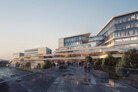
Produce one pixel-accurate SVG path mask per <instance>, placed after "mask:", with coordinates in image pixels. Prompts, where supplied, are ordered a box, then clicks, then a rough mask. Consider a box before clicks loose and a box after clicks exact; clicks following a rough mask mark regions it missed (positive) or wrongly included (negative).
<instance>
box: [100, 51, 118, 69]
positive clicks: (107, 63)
mask: <svg viewBox="0 0 138 92" xmlns="http://www.w3.org/2000/svg"><path fill="white" fill-rule="evenodd" d="M116 64H117V60H116V59H115V58H114V57H113V56H112V54H110V53H109V54H108V56H107V57H105V58H104V59H103V60H102V66H116Z"/></svg>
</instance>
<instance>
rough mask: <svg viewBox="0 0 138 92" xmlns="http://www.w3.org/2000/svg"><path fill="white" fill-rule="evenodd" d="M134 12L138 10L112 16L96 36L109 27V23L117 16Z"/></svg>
mask: <svg viewBox="0 0 138 92" xmlns="http://www.w3.org/2000/svg"><path fill="white" fill-rule="evenodd" d="M132 13H138V10H136V11H132V12H128V13H123V14H120V15H117V16H114V17H112V18H111V19H110V20H109V21H108V22H107V23H106V24H105V25H104V27H103V28H102V29H101V30H100V31H99V32H98V33H97V35H96V36H98V35H99V34H100V33H101V32H102V31H103V30H104V29H105V28H106V27H107V25H108V24H109V23H111V22H112V21H113V20H114V19H115V18H118V17H122V16H126V15H129V14H132Z"/></svg>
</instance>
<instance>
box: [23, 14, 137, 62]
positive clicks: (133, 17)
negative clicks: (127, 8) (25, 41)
mask: <svg viewBox="0 0 138 92" xmlns="http://www.w3.org/2000/svg"><path fill="white" fill-rule="evenodd" d="M58 44H59V47H58V49H56V50H55V51H54V52H53V53H51V50H50V49H47V48H41V49H31V50H25V56H24V61H35V62H38V61H39V62H42V61H44V60H52V61H57V60H63V61H80V60H84V59H85V57H86V56H88V55H90V56H91V57H92V58H93V59H97V58H105V57H106V56H107V54H108V53H112V55H113V56H114V57H116V58H120V57H121V56H122V54H121V52H123V51H126V50H128V49H132V48H136V49H137V50H138V11H134V12H130V13H126V14H122V15H118V16H115V17H113V18H111V19H110V20H109V22H108V23H107V24H106V25H105V26H104V27H103V28H102V29H101V30H100V31H99V32H98V33H97V35H96V36H91V33H85V34H80V35H75V36H70V37H65V38H60V39H59V43H58ZM118 52H120V53H118ZM28 55H29V56H28Z"/></svg>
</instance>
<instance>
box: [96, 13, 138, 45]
mask: <svg viewBox="0 0 138 92" xmlns="http://www.w3.org/2000/svg"><path fill="white" fill-rule="evenodd" d="M98 35H104V36H105V39H104V41H99V42H98V43H97V45H107V44H109V43H111V42H121V41H133V40H138V39H137V35H138V12H135V13H130V14H126V15H121V16H117V17H114V18H113V20H111V22H110V23H109V24H108V25H106V27H105V28H104V29H103V30H102V32H101V33H100V34H98ZM131 36H134V37H131ZM122 37H125V38H122ZM126 37H129V38H126ZM112 38H113V39H112ZM115 38H120V39H116V40H115V41H109V40H114V39H115ZM108 41H109V43H108Z"/></svg>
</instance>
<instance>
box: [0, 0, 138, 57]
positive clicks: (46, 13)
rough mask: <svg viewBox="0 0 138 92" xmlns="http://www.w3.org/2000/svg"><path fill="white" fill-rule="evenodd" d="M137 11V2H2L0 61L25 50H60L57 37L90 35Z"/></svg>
mask: <svg viewBox="0 0 138 92" xmlns="http://www.w3.org/2000/svg"><path fill="white" fill-rule="evenodd" d="M136 10H138V0H0V58H2V59H12V54H13V53H16V52H24V50H26V49H32V48H38V47H46V46H47V47H49V48H51V49H52V50H53V51H54V50H55V49H56V48H58V38H63V37H66V36H72V35H78V34H83V33H88V32H91V33H92V35H96V34H97V33H98V32H99V31H100V30H101V29H102V27H103V26H104V25H105V24H106V23H107V22H108V21H109V20H110V19H111V18H112V17H113V16H116V15H119V14H123V13H127V12H131V11H136Z"/></svg>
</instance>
